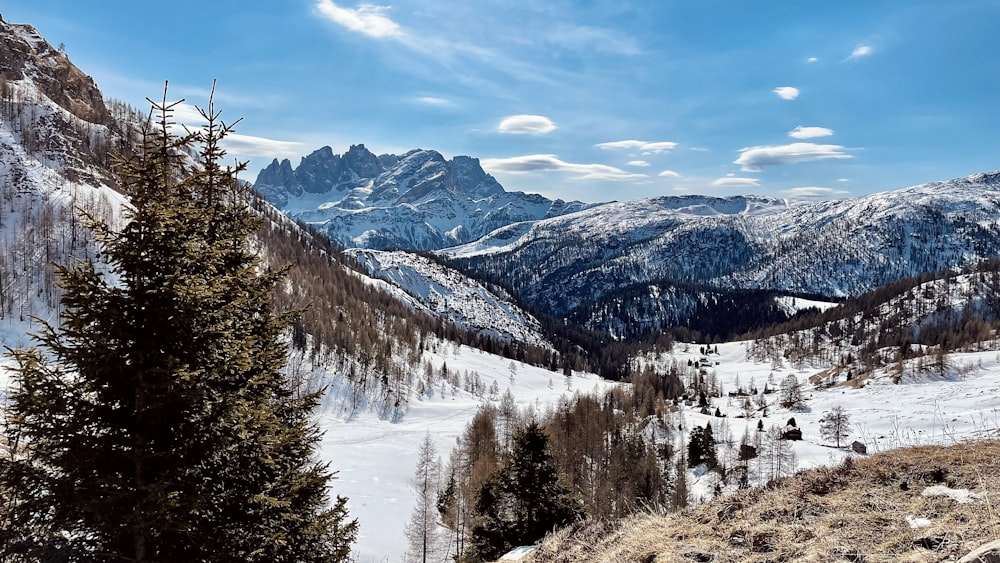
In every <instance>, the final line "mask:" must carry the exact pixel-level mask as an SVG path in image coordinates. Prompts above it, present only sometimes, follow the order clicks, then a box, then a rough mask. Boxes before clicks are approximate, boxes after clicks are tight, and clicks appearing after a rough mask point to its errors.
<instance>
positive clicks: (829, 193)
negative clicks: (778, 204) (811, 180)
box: [781, 186, 847, 199]
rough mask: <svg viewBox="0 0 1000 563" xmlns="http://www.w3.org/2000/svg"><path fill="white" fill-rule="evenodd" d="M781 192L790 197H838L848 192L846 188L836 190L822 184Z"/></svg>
mask: <svg viewBox="0 0 1000 563" xmlns="http://www.w3.org/2000/svg"><path fill="white" fill-rule="evenodd" d="M781 193H782V194H783V195H784V196H785V197H787V198H789V199H836V198H838V197H840V196H844V195H847V192H845V191H844V190H835V189H833V188H823V187H820V186H803V187H801V188H792V189H789V190H785V191H783V192H781Z"/></svg>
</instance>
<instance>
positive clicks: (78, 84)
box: [0, 21, 111, 125]
mask: <svg viewBox="0 0 1000 563" xmlns="http://www.w3.org/2000/svg"><path fill="white" fill-rule="evenodd" d="M0 62H2V64H0V76H2V77H3V79H5V80H7V81H17V80H22V79H25V78H28V79H30V80H31V81H32V82H34V83H35V86H36V87H37V88H38V90H40V91H41V92H42V93H43V94H45V96H47V97H48V98H49V99H50V100H52V101H53V102H55V103H56V104H58V105H59V106H60V107H62V108H63V109H65V110H66V111H68V112H70V113H71V114H73V115H74V116H76V117H78V118H80V119H82V120H84V121H88V122H90V123H97V124H100V125H108V124H110V123H111V115H110V114H109V113H108V108H107V107H106V106H105V105H104V98H103V97H102V96H101V92H100V90H98V89H97V85H96V84H95V83H94V80H93V78H91V77H90V76H87V75H86V74H84V73H83V71H81V70H80V69H78V68H77V67H76V66H74V65H73V63H71V62H70V60H69V57H67V56H66V54H65V53H63V52H62V51H60V50H58V49H55V48H54V47H52V45H50V44H49V43H48V42H47V41H46V40H45V39H44V38H42V36H41V35H40V34H39V33H38V31H37V30H36V29H35V28H34V27H32V26H30V25H24V24H11V23H7V22H4V21H0Z"/></svg>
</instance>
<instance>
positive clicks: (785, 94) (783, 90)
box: [773, 86, 799, 100]
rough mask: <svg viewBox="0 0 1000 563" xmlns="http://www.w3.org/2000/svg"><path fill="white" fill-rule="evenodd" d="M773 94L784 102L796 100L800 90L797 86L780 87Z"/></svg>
mask: <svg viewBox="0 0 1000 563" xmlns="http://www.w3.org/2000/svg"><path fill="white" fill-rule="evenodd" d="M773 92H774V93H775V94H777V95H778V97H779V98H781V99H783V100H794V99H795V98H798V97H799V89H798V88H796V87H795V86H778V87H777V88H775V89H774V90H773Z"/></svg>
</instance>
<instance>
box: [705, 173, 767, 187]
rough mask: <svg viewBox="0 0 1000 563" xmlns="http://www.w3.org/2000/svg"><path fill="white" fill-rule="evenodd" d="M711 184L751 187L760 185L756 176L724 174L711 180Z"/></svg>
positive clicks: (716, 185)
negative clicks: (745, 176) (746, 176)
mask: <svg viewBox="0 0 1000 563" xmlns="http://www.w3.org/2000/svg"><path fill="white" fill-rule="evenodd" d="M712 185H713V186H715V187H717V188H753V187H758V186H760V180H758V179H757V178H740V177H737V176H726V177H725V178H716V179H715V180H714V181H713V182H712Z"/></svg>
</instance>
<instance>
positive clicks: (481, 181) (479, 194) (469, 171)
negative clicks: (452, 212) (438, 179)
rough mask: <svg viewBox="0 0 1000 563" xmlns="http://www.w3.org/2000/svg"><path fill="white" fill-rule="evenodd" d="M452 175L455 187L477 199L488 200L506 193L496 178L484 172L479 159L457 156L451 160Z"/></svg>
mask: <svg viewBox="0 0 1000 563" xmlns="http://www.w3.org/2000/svg"><path fill="white" fill-rule="evenodd" d="M451 173H452V176H454V178H455V185H456V186H457V187H458V188H459V189H460V190H462V192H464V193H466V194H468V195H470V196H473V197H475V198H487V197H490V196H494V195H497V194H501V193H503V191H504V189H503V186H501V185H500V183H499V182H497V180H496V178H494V177H493V176H491V175H489V174H487V173H486V171H485V170H483V167H482V166H480V164H479V159H478V158H473V157H471V156H456V157H455V158H453V159H451Z"/></svg>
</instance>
